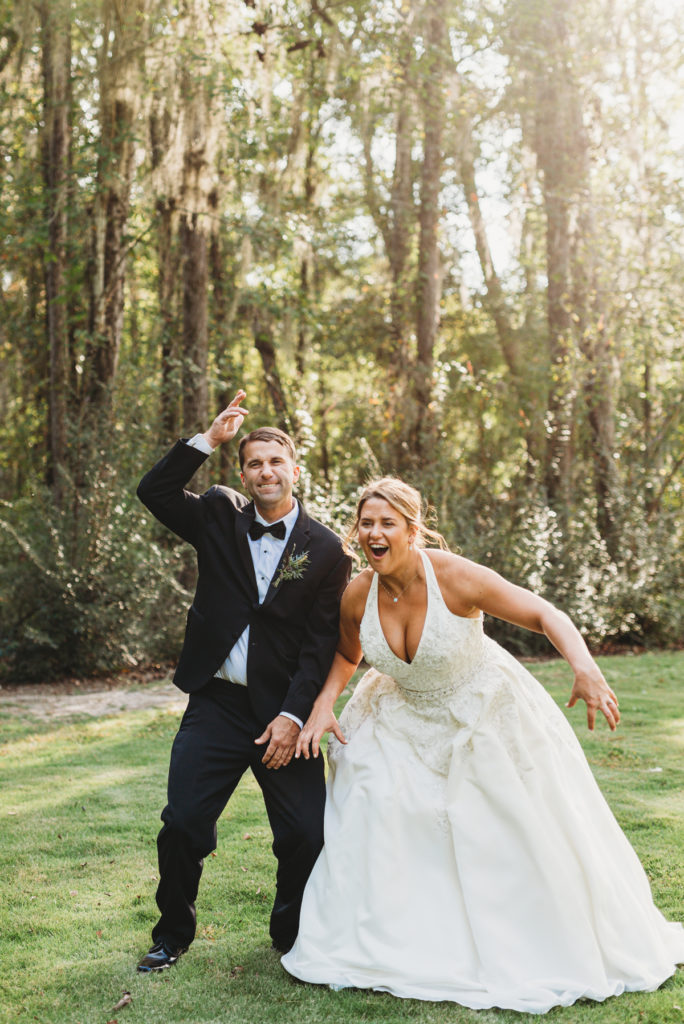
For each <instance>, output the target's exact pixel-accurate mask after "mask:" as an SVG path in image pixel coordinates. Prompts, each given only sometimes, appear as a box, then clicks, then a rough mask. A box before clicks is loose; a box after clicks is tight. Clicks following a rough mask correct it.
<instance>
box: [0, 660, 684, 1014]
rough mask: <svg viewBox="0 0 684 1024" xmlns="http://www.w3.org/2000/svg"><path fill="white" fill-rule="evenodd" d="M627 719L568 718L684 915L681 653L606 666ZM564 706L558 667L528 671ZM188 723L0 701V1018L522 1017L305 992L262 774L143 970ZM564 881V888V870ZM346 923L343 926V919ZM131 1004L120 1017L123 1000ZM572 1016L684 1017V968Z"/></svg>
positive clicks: (662, 894) (673, 907)
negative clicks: (277, 944)
mask: <svg viewBox="0 0 684 1024" xmlns="http://www.w3.org/2000/svg"><path fill="white" fill-rule="evenodd" d="M600 663H601V666H602V668H603V671H604V673H605V674H606V677H607V678H608V681H609V682H610V684H611V685H612V686H613V687H614V688H615V690H616V691H617V693H618V695H619V697H620V704H621V710H622V714H623V723H622V725H621V726H620V728H619V730H618V732H617V734H614V735H611V734H610V733H609V732H608V730H607V729H603V728H602V729H600V730H598V731H597V733H596V735H595V736H590V735H589V734H588V733H587V731H586V727H585V722H584V711H583V708H584V705H582V708H579V707H578V708H575V709H574V710H573V711H572V712H569V715H570V719H571V721H572V723H573V725H574V726H575V727H576V729H577V731H578V734H579V736H580V738H581V740H582V743H583V744H584V748H585V750H586V753H587V756H588V758H589V761H590V762H591V765H592V767H593V770H594V772H595V775H596V777H597V779H598V782H599V784H600V786H601V788H602V789H603V792H604V793H605V795H606V797H607V799H608V801H609V803H610V804H611V806H612V808H613V810H614V811H615V813H616V815H617V817H618V819H619V821H620V823H621V825H622V827H623V828H624V830H625V832H626V833H627V835H628V837H629V839H630V841H631V842H632V844H633V845H634V847H635V849H636V851H637V853H638V854H639V857H640V858H641V861H642V863H643V864H644V866H645V868H646V871H647V872H648V875H649V877H650V880H651V884H652V887H653V891H654V895H655V899H656V902H657V904H658V905H659V906H660V908H661V909H662V910H663V912H664V913H665V914H666V916H668V917H669V918H671V919H674V920H684V787H683V783H684V765H683V759H682V755H683V754H684V703H683V701H682V682H683V680H684V653H665V654H646V655H643V656H640V657H624V656H621V657H611V658H603V659H600ZM531 667H532V671H533V672H534V673H535V674H536V675H537V677H538V678H539V679H540V680H541V681H542V682H543V683H544V684H545V685H547V686H548V688H549V689H550V691H551V692H552V694H553V695H554V697H556V698H557V699H558V700H559V702H563V701H564V700H565V699H567V691H568V689H569V683H570V673H569V670H568V669H567V666H565V664H564V663H562V662H547V663H542V664H536V665H533V666H531ZM177 724H178V715H177V714H176V713H171V712H169V711H162V710H143V711H135V712H133V711H123V712H121V713H118V714H114V715H110V716H108V717H103V718H100V719H87V720H86V719H83V718H82V719H80V720H74V721H70V722H66V723H65V722H64V721H63V720H62V721H55V722H54V723H45V722H41V721H38V720H35V719H34V720H32V719H31V718H30V716H29V715H28V714H26V712H24V711H20V712H17V711H16V710H15V711H13V712H12V713H8V710H7V709H4V714H3V721H2V727H1V732H2V746H1V747H0V779H1V780H2V784H1V785H0V816H1V819H2V831H1V832H0V886H1V887H2V893H1V902H0V1021H3V1022H4V1021H7V1022H12V1024H15V1022H17V1024H19V1022H22V1024H23V1022H34V1021H39V1022H41V1024H48V1022H49V1024H77V1022H79V1024H107V1022H111V1021H118V1022H119V1024H157V1022H159V1024H181V1022H184V1024H185V1022H187V1024H218V1022H222V1024H237V1022H240V1024H243V1022H244V1024H247V1022H250V1024H262V1022H269V1024H270V1022H273V1024H291V1022H292V1024H294V1022H297V1024H319V1022H324V1021H325V1022H332V1024H342V1022H349V1024H352V1022H361V1021H374V1022H387V1024H394V1022H404V1021H407V1022H408V1021H416V1022H421V1024H433V1022H434V1024H475V1022H477V1024H494V1022H496V1024H509V1022H514V1021H521V1020H539V1018H538V1017H531V1016H529V1015H527V1014H518V1013H513V1012H510V1011H480V1012H478V1013H476V1012H473V1011H471V1010H466V1009H463V1008H462V1007H459V1006H456V1005H453V1004H446V1003H423V1002H419V1001H415V1000H398V999H395V998H393V997H392V996H389V995H384V994H379V993H369V992H360V991H345V992H331V991H329V990H328V989H326V988H319V987H314V986H308V985H301V984H299V983H297V982H295V981H293V980H292V979H291V978H290V977H289V975H287V974H286V973H285V972H284V970H283V969H282V968H281V966H280V963H279V960H278V956H277V954H275V953H273V952H272V951H271V949H270V943H269V938H268V916H269V910H270V906H271V902H272V898H273V875H274V861H273V858H272V854H271V851H270V834H269V830H268V825H267V822H266V817H265V812H264V810H263V805H262V802H261V799H260V795H259V791H258V789H257V786H256V784H255V783H254V781H253V780H252V779H251V777H250V778H247V777H246V778H245V779H244V780H243V782H242V784H241V786H240V787H239V789H238V791H237V792H236V794H235V796H234V798H233V800H232V801H231V803H230V805H229V808H228V809H227V811H226V813H225V814H224V817H223V819H222V821H221V822H220V824H219V847H218V850H217V852H216V854H215V856H212V857H210V858H208V861H207V863H206V865H205V872H204V877H203V880H202V887H201V889H200V899H199V902H198V911H199V913H198V919H199V928H198V935H197V940H196V941H195V943H194V945H193V946H192V948H191V950H190V952H189V953H188V954H187V955H186V956H185V957H184V958H183V959H182V960H181V961H180V962H179V963H178V964H177V965H176V966H175V967H174V968H172V969H171V970H170V971H167V972H165V973H164V974H163V975H161V976H149V975H147V976H142V975H138V974H137V973H136V971H135V963H136V960H137V957H138V956H139V955H140V954H141V953H142V952H144V951H145V950H146V949H147V947H148V945H149V933H150V929H151V927H152V925H153V923H154V921H155V920H156V913H155V911H156V906H155V903H154V892H155V888H156V870H157V868H156V847H155V838H156V833H157V829H158V813H159V811H160V810H161V807H162V805H163V803H164V798H165V784H166V769H167V764H168V755H169V749H170V745H171V741H172V739H173V736H174V734H175V730H176V727H177ZM561 884H562V880H561ZM330 927H331V928H334V927H335V923H334V921H331V922H330ZM126 991H127V992H129V993H130V995H131V1002H130V1003H128V1005H126V1006H124V1007H123V1008H121V1009H117V1010H114V1006H115V1004H116V1003H117V1002H118V1000H120V999H121V997H122V995H123V993H124V992H126ZM544 1019H545V1020H548V1021H552V1022H559V1024H560V1022H562V1024H585V1022H587V1024H588V1022H595V1024H613V1022H620V1024H670V1022H682V1021H684V971H679V972H678V974H677V975H676V976H675V977H674V978H672V979H670V981H668V982H667V983H666V984H665V985H664V986H663V988H662V989H660V990H659V991H658V992H655V993H638V994H630V995H624V996H621V997H620V998H618V999H612V1000H608V1002H606V1003H604V1004H592V1003H580V1004H578V1005H575V1006H573V1007H570V1008H568V1009H556V1010H552V1011H551V1012H550V1013H549V1014H547V1016H546V1018H544Z"/></svg>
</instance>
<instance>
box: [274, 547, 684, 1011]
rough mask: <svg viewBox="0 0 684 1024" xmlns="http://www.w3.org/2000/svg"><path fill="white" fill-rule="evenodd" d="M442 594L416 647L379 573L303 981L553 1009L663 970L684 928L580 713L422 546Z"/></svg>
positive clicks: (335, 763) (430, 583)
mask: <svg viewBox="0 0 684 1024" xmlns="http://www.w3.org/2000/svg"><path fill="white" fill-rule="evenodd" d="M422 558H423V564H424V566H425V575H426V583H427V596H428V600H427V612H426V616H425V624H424V627H423V633H422V636H421V639H420V643H419V645H418V648H417V650H416V653H415V656H414V658H413V660H412V661H411V662H410V663H408V662H406V661H404V660H403V659H401V658H399V657H398V656H397V655H396V654H395V653H394V652H393V651H392V650H391V648H390V646H389V644H388V642H387V639H386V637H385V635H384V633H383V630H382V625H381V622H380V617H379V612H378V577H377V575H375V576H374V577H373V581H372V584H371V587H370V590H369V593H368V598H367V601H366V608H365V611H364V615H363V620H362V622H361V631H360V633H361V644H362V648H363V652H364V657H365V660H366V661H367V663H368V664H370V665H372V666H373V667H372V668H371V669H370V670H369V671H368V672H367V673H366V674H365V675H364V676H363V678H362V679H361V681H360V682H359V683H358V685H357V687H356V690H355V692H354V694H353V696H352V698H351V699H350V700H349V702H348V703H347V706H346V708H345V710H344V712H343V713H342V715H341V717H340V725H341V728H342V731H343V733H344V735H345V737H346V739H347V741H348V742H347V744H346V745H343V744H341V743H339V742H338V741H337V740H335V739H334V737H332V736H331V738H330V742H329V746H328V758H329V776H328V796H327V803H326V811H325V846H324V848H323V851H322V853H321V855H320V857H319V859H318V861H317V862H316V865H315V867H314V870H313V872H312V874H311V877H310V879H309V882H308V885H307V887H306V891H305V894H304V901H303V905H302V914H301V922H300V930H299V936H298V938H297V942H296V943H295V945H294V947H293V948H292V950H291V951H290V952H289V953H288V954H286V955H285V956H284V957H283V958H282V962H283V965H284V966H285V968H286V969H287V970H288V971H289V972H290V973H291V974H293V975H294V976H295V977H297V978H299V979H301V980H302V981H308V982H315V983H324V984H328V985H331V986H333V987H336V988H337V987H357V988H371V989H377V990H380V991H384V992H391V993H393V994H394V995H397V996H402V997H407V998H416V999H426V1000H451V1001H454V1002H457V1003H460V1004H462V1005H463V1006H467V1007H471V1008H473V1009H484V1008H488V1007H502V1008H506V1009H512V1010H518V1011H521V1012H527V1013H544V1012H546V1011H547V1010H549V1009H550V1008H551V1007H553V1006H557V1005H562V1006H568V1005H570V1004H571V1003H573V1002H575V1001H576V1000H577V999H580V998H582V997H586V998H590V999H595V1000H604V999H606V998H607V997H609V996H614V995H619V994H620V993H621V992H624V991H633V990H652V989H655V988H657V987H658V986H659V985H661V984H662V982H663V981H665V979H666V978H668V977H670V976H671V975H672V974H673V973H674V971H675V969H676V965H677V964H678V963H682V962H684V928H682V926H681V925H680V924H674V923H670V922H668V921H666V920H665V918H664V917H663V915H662V914H661V913H660V911H659V910H657V909H656V907H655V906H654V904H653V900H652V896H651V891H650V887H649V883H648V880H647V878H646V875H645V873H644V871H643V869H642V867H641V865H640V863H639V861H638V859H637V856H636V854H635V853H634V851H633V850H632V847H631V846H630V844H629V842H628V841H627V839H626V837H625V836H624V834H623V833H622V831H621V829H620V827H619V826H618V824H617V822H616V820H615V818H614V816H613V814H612V812H611V810H610V808H609V807H608V805H607V803H606V802H605V800H604V798H603V796H602V795H601V792H600V790H599V788H598V786H597V784H596V782H595V780H594V778H593V776H592V774H591V771H590V769H589V765H588V764H587V761H586V759H585V757H584V753H583V752H582V749H581V747H580V745H579V743H578V741H577V739H576V737H575V735H574V732H573V730H572V728H571V727H570V725H569V724H568V722H567V721H566V719H565V716H564V715H563V713H562V712H561V711H560V709H559V708H558V707H557V706H556V704H555V703H554V701H553V700H552V698H551V697H550V696H549V695H548V694H547V692H546V691H545V690H544V689H543V687H542V686H541V685H540V684H539V683H538V682H537V681H536V680H535V679H534V678H533V676H532V675H530V673H529V672H528V671H527V670H526V669H525V668H524V667H523V666H522V665H520V664H519V663H518V662H517V661H516V660H515V659H514V658H513V657H512V656H511V655H509V654H508V653H507V652H506V651H504V650H503V648H501V647H500V646H499V645H498V644H496V643H495V642H494V641H493V640H491V639H489V638H488V637H486V636H485V634H484V632H483V628H482V618H481V617H478V618H476V619H472V618H463V617H461V616H458V615H454V614H453V613H452V612H450V611H449V609H448V608H447V606H446V604H445V602H444V599H443V597H442V594H441V592H440V589H439V585H438V583H437V578H436V576H435V572H434V569H433V567H432V563H431V561H430V558H429V556H428V555H426V554H425V553H424V552H423V553H422Z"/></svg>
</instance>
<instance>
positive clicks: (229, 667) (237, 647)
mask: <svg viewBox="0 0 684 1024" xmlns="http://www.w3.org/2000/svg"><path fill="white" fill-rule="evenodd" d="M186 444H189V445H190V447H191V448H197V449H198V450H199V451H202V452H204V453H205V454H206V455H211V453H212V452H213V451H214V449H213V448H212V447H211V445H210V444H209V443H208V442H207V441H206V439H205V438H204V437H203V435H202V434H195V436H194V437H191V438H190V440H189V441H187V442H186ZM254 512H255V515H254V518H255V519H256V521H257V522H258V523H263V525H264V526H270V525H271V524H270V523H269V522H267V520H266V519H264V518H263V516H261V515H260V514H259V512H258V511H257V510H256V509H255V510H254ZM298 515H299V503H298V502H297V500H296V499H295V500H294V505H293V507H292V508H291V509H290V511H289V512H288V513H287V515H285V516H282V518H281V519H277V520H275V522H283V523H284V524H285V536H284V537H283V539H282V540H280V539H279V538H278V537H274V536H273V534H272V533H264V534H263V535H262V536H261V537H260V538H259V539H258V540H252V538H251V537H250V536H249V534H247V541H248V543H249V550H250V553H251V555H252V563H253V565H254V575H255V576H256V581H257V591H258V594H259V604H263V602H264V598H265V597H266V594H267V592H268V588H269V586H270V584H271V580H272V579H273V575H274V573H275V571H276V568H277V566H278V562H279V561H280V556H281V555H282V553H283V551H284V550H285V545H286V544H287V542H288V540H289V539H290V534H291V533H292V530H293V528H294V524H295V523H296V521H297V516H298ZM248 650H249V626H247V627H246V629H245V630H244V632H243V633H242V635H241V636H240V637H238V639H237V640H236V641H235V643H234V645H233V647H232V648H231V650H230V652H229V654H228V657H227V658H226V660H225V661H224V662H223V664H222V665H221V667H220V668H219V669H218V670H217V672H216V675H217V676H218V677H219V678H220V679H225V680H227V681H228V682H231V683H237V684H238V686H247V652H248ZM280 713H281V715H283V716H284V717H285V718H289V719H291V720H292V721H293V722H295V723H296V724H297V725H298V726H299V728H300V729H301V728H302V725H303V722H302V720H301V719H300V718H297V716H296V715H291V714H290V713H289V711H281V712H280Z"/></svg>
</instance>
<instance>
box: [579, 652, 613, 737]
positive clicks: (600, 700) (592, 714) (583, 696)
mask: <svg viewBox="0 0 684 1024" xmlns="http://www.w3.org/2000/svg"><path fill="white" fill-rule="evenodd" d="M578 700H583V701H585V702H586V705H587V725H588V726H589V728H590V729H592V730H593V728H594V724H595V722H596V712H597V711H600V712H601V713H602V714H603V715H604V716H605V719H606V721H607V722H608V725H609V726H610V728H611V729H613V730H614V729H616V728H617V724H618V722H619V721H620V712H619V710H618V699H617V697H616V696H615V694H614V693H613V691H612V690H611V688H610V686H609V685H608V683H607V682H606V680H605V679H604V677H603V673H602V672H601V670H600V669H599V667H598V665H597V664H596V663H595V662H594V663H593V665H592V666H591V667H590V668H589V669H581V670H577V671H576V672H575V682H574V685H573V687H572V693H571V694H570V700H569V701H568V703H567V704H566V707H568V708H571V707H574V705H575V704H576V703H577V701H578Z"/></svg>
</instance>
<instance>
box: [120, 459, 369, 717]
mask: <svg viewBox="0 0 684 1024" xmlns="http://www.w3.org/2000/svg"><path fill="white" fill-rule="evenodd" d="M206 458H207V456H206V455H205V454H204V453H203V452H200V451H198V450H197V449H195V448H191V447H190V446H189V445H187V444H184V443H183V442H182V441H179V442H178V443H177V444H176V445H175V446H174V447H173V448H172V449H171V451H170V452H169V453H168V455H166V456H165V457H164V458H163V459H162V460H161V461H160V462H158V463H157V465H156V466H154V467H153V469H151V470H150V471H149V473H147V474H146V475H145V476H144V477H143V479H142V480H141V482H140V485H139V486H138V497H139V498H140V500H141V501H142V502H143V504H144V505H146V506H147V508H148V509H149V510H150V512H152V513H153V515H155V516H156V518H157V519H159V521H160V522H162V523H164V525H165V526H168V527H169V529H170V530H173V532H174V533H176V534H178V536H180V537H182V538H183V539H184V540H187V541H188V542H189V543H190V544H192V545H193V547H194V548H195V549H196V551H197V565H198V570H199V577H198V581H197V590H196V593H195V598H194V600H193V603H192V606H191V607H190V609H189V611H188V621H187V627H186V632H185V641H184V643H183V649H182V651H181V655H180V659H179V661H178V666H177V668H176V672H175V675H174V682H175V683H176V685H177V686H178V687H179V688H180V689H181V690H184V691H185V692H186V693H190V692H192V691H193V690H197V689H199V688H200V687H201V686H204V684H205V683H206V682H207V681H208V680H209V679H210V678H211V677H212V676H213V675H214V674H215V673H216V671H217V670H218V668H219V667H220V666H221V665H222V663H223V662H224V660H225V658H226V656H227V655H228V653H229V652H230V650H231V648H232V647H233V645H234V643H235V641H236V640H237V639H238V637H239V636H241V635H242V633H243V631H244V629H245V627H246V626H249V651H248V656H247V679H248V687H247V689H248V693H249V698H250V703H251V705H252V709H253V711H254V713H255V715H256V717H257V718H258V719H259V721H260V722H262V723H263V725H264V726H265V725H267V724H268V722H270V721H272V720H273V719H274V718H275V717H276V715H278V714H279V713H280V712H281V711H288V712H290V713H291V714H293V715H296V716H297V717H298V718H300V719H301V720H302V721H306V719H307V718H308V716H309V712H310V711H311V706H312V704H313V702H314V700H315V699H316V696H317V695H318V693H319V691H320V689H321V687H322V685H323V683H324V682H325V678H326V676H327V673H328V669H329V668H330V665H331V663H332V659H333V656H334V653H335V648H336V645H337V639H338V628H339V607H340V597H341V596H342V591H343V590H344V588H345V586H346V584H347V582H348V581H349V572H350V564H351V563H350V558H349V556H348V555H346V554H345V552H344V551H343V548H342V542H341V541H340V538H339V537H338V536H337V535H336V534H335V533H333V532H332V530H329V529H328V528H327V527H326V526H323V524H322V523H319V522H318V521H317V520H315V519H312V518H311V517H310V516H309V515H307V513H306V511H305V510H304V508H303V506H302V505H301V504H300V510H299V516H298V517H297V521H296V523H295V525H294V528H293V530H292V533H291V534H290V537H289V539H288V542H287V545H286V548H285V551H284V552H283V557H282V559H281V561H280V564H279V567H278V569H276V571H275V573H274V576H273V580H275V579H277V577H278V572H279V569H280V566H282V564H283V563H284V562H285V561H286V559H287V557H288V555H289V554H290V553H291V552H292V551H294V552H295V554H301V553H302V552H307V554H308V562H307V564H306V565H305V566H304V568H303V571H302V578H301V579H296V580H282V581H281V582H280V583H279V584H278V586H277V587H276V586H275V585H274V583H273V582H271V585H270V587H269V590H268V592H267V594H266V597H265V599H264V602H263V604H259V597H258V592H257V583H256V577H255V575H254V566H253V563H252V556H251V553H250V550H249V543H248V540H247V531H248V530H249V527H250V524H251V523H252V521H253V520H254V504H253V503H252V502H248V501H247V499H246V498H245V497H244V496H243V495H241V494H238V492H237V491H233V490H231V489H230V488H229V487H220V486H217V487H212V488H210V490H208V491H206V492H205V493H204V494H201V495H198V494H193V493H192V492H191V491H186V490H185V489H184V485H185V484H186V483H187V482H188V481H189V480H190V478H191V477H192V476H193V474H194V473H195V472H196V470H197V469H198V468H199V467H200V466H201V464H202V463H203V462H204V460H205V459H206Z"/></svg>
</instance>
